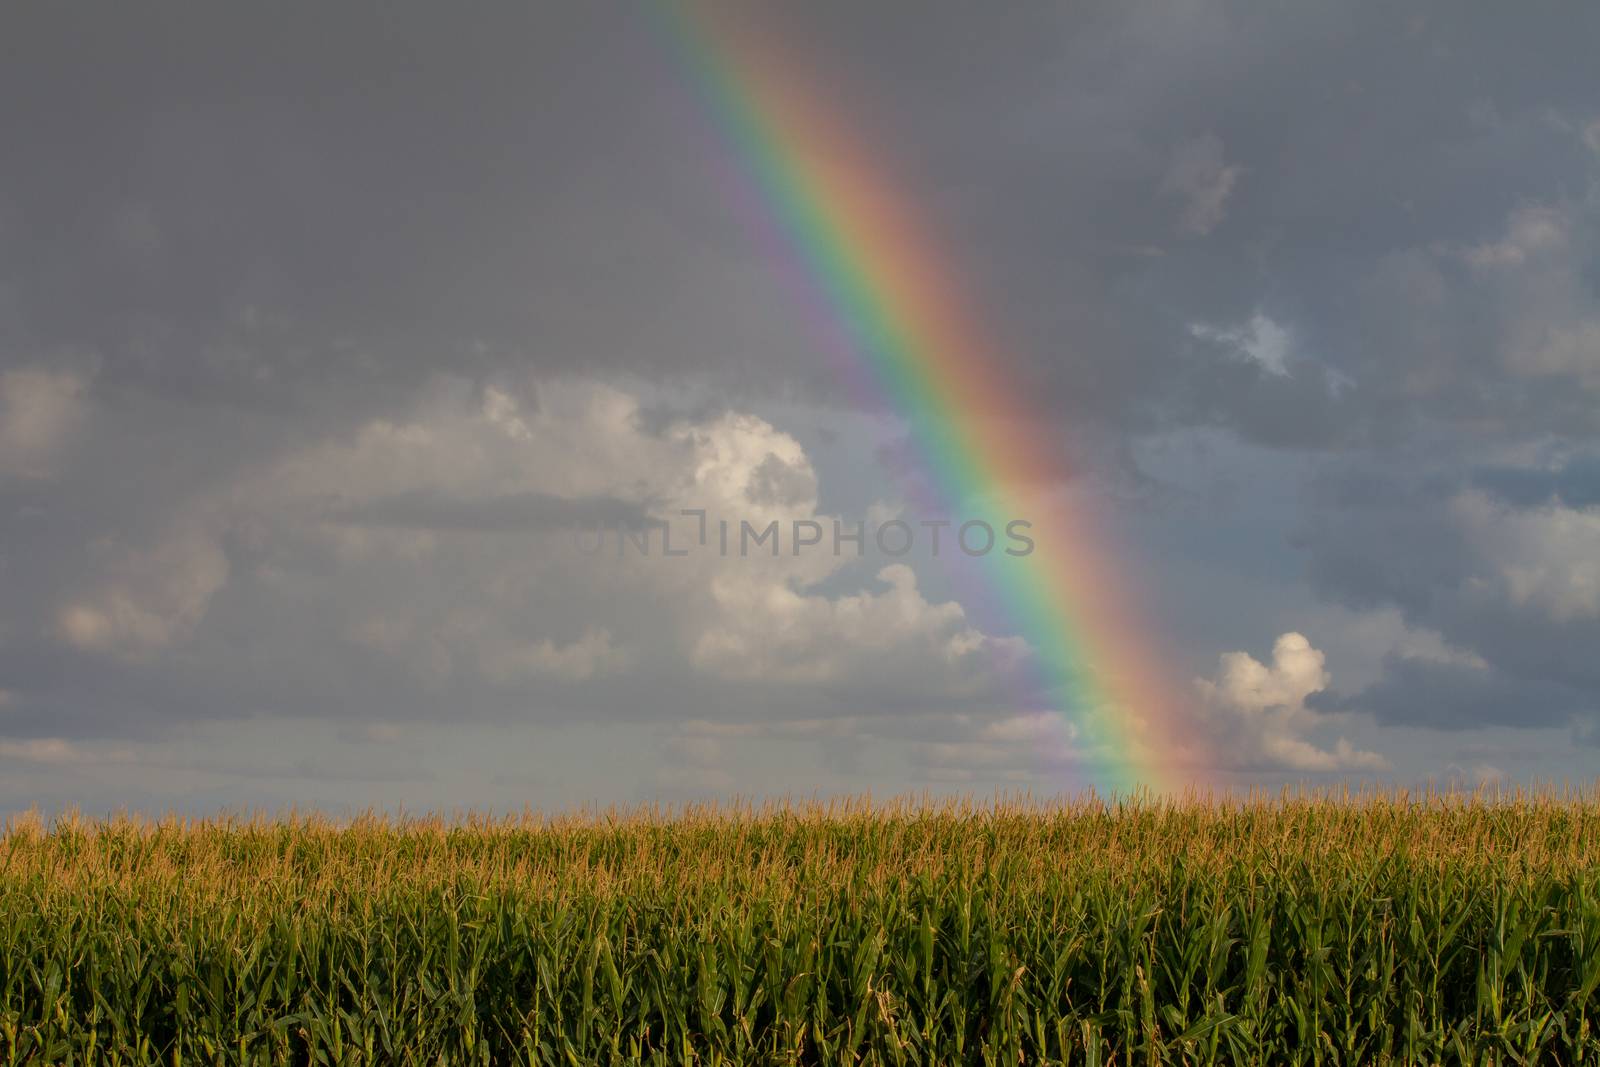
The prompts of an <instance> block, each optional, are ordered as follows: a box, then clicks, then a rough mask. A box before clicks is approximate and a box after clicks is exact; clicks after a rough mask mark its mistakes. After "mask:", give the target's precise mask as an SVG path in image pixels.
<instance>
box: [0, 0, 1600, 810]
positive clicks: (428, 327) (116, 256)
mask: <svg viewBox="0 0 1600 1067" xmlns="http://www.w3.org/2000/svg"><path fill="white" fill-rule="evenodd" d="M725 14H726V12H724V13H723V15H725ZM692 17H694V18H701V17H703V18H706V19H714V18H716V17H721V16H719V15H718V14H717V13H716V11H715V9H711V10H709V11H706V12H704V13H702V14H696V15H693V16H692ZM738 18H739V19H740V20H741V21H743V22H745V23H747V24H749V25H750V26H751V27H753V29H754V30H755V31H756V32H758V33H760V34H761V35H762V36H763V37H764V38H766V39H768V40H771V41H776V42H781V50H782V52H783V55H784V56H785V59H786V62H787V67H788V69H789V70H790V71H791V73H793V72H798V74H799V76H800V77H801V78H802V79H803V82H804V84H805V85H806V86H807V91H809V92H813V93H814V94H815V99H816V100H817V101H818V102H819V103H820V105H821V106H824V107H825V108H826V109H828V110H829V111H831V112H832V113H834V114H836V115H837V116H839V117H840V119H841V121H843V122H845V123H847V124H848V126H849V128H850V130H851V132H852V134H853V136H854V137H855V138H857V139H858V141H859V143H861V144H864V145H869V146H871V149H872V152H871V155H872V159H873V164H874V166H875V167H876V168H878V170H879V177H880V178H881V180H883V181H884V182H886V183H887V185H888V187H889V188H891V189H893V190H894V191H895V194H896V197H897V199H898V200H899V202H900V203H901V205H902V206H903V207H904V209H905V211H906V212H907V213H908V214H909V215H911V216H913V217H915V218H917V219H919V220H921V224H922V225H923V226H924V227H925V229H926V233H927V237H928V240H929V246H930V247H931V248H934V249H938V250H939V252H938V255H939V262H938V263H937V267H938V269H939V270H940V271H941V272H944V273H945V274H946V275H947V276H948V277H949V278H951V279H952V280H953V282H954V284H956V285H957V286H958V290H959V292H960V294H961V296H962V298H963V299H964V300H965V301H966V302H967V303H968V305H969V306H970V307H971V308H972V309H974V311H975V314H977V315H979V316H980V317H981V318H982V320H983V321H984V323H985V325H986V329H987V331H988V336H991V337H993V338H995V339H997V347H996V351H995V352H994V353H992V354H991V355H990V356H988V357H987V358H989V359H992V360H993V361H994V364H995V367H996V368H998V369H999V371H1003V373H1004V376H1005V377H1006V378H1007V380H1009V381H1012V382H1014V383H1017V388H1018V389H1019V390H1020V391H1021V392H1023V393H1025V394H1026V396H1027V397H1028V398H1029V399H1030V402H1031V403H1032V405H1033V408H1034V410H1035V412H1036V413H1037V414H1038V418H1037V419H1036V420H1034V423H1033V424H1032V425H1030V426H1029V427H1028V429H1027V439H1028V440H1029V441H1030V442H1031V447H1032V448H1035V449H1037V450H1038V455H1039V456H1041V457H1042V458H1043V465H1044V466H1045V467H1046V468H1047V469H1050V470H1053V471H1056V472H1059V477H1057V478H1055V479H1054V480H1052V481H1051V482H1050V484H1041V485H1035V486H1031V487H1029V488H1028V490H1027V491H1028V492H1029V493H1033V494H1036V496H1035V497H1033V498H1032V499H1037V500H1039V501H1041V507H1044V506H1045V505H1044V503H1043V502H1044V501H1057V502H1060V501H1066V502H1067V504H1068V506H1069V507H1070V508H1071V509H1073V510H1074V512H1075V513H1080V514H1082V515H1085V516H1090V517H1092V518H1093V521H1094V523H1095V524H1096V526H1097V527H1098V528H1099V529H1101V530H1102V531H1103V533H1104V537H1103V543H1104V544H1105V545H1106V546H1109V548H1108V551H1107V552H1106V553H1104V555H1102V556H1097V557H1094V558H1091V559H1085V560H1081V561H1079V562H1080V563H1081V564H1082V565H1083V566H1087V567H1093V568H1096V569H1103V570H1105V571H1106V572H1107V574H1111V573H1112V572H1114V573H1115V582H1116V583H1117V584H1116V586H1115V587H1116V588H1118V589H1121V590H1124V591H1125V592H1126V595H1127V597H1128V600H1129V602H1130V603H1133V604H1137V606H1138V617H1139V618H1140V619H1141V620H1142V623H1141V629H1140V632H1139V633H1138V634H1137V635H1136V636H1137V641H1136V642H1135V646H1136V647H1134V648H1133V651H1134V652H1135V653H1136V654H1137V659H1138V662H1140V663H1142V664H1145V665H1147V666H1148V669H1149V671H1150V672H1151V676H1152V677H1156V676H1159V677H1162V678H1165V679H1168V680H1170V681H1171V683H1172V686H1173V691H1174V692H1175V693H1177V694H1178V695H1179V697H1180V704H1181V710H1182V714H1183V716H1184V719H1185V723H1186V724H1187V727H1188V729H1189V730H1190V731H1191V732H1192V733H1193V735H1194V736H1195V737H1197V738H1199V739H1201V741H1202V742H1203V743H1202V744H1200V745H1198V746H1197V747H1195V748H1194V749H1193V750H1192V751H1189V752H1188V753H1187V754H1186V756H1185V762H1184V763H1183V767H1184V770H1183V773H1182V775H1181V777H1182V778H1183V779H1184V780H1186V781H1190V782H1193V783H1195V784H1197V785H1203V786H1205V787H1209V788H1214V789H1227V788H1234V789H1246V788H1252V787H1268V788H1271V787H1278V786H1281V785H1284V784H1328V783H1333V782H1347V781H1350V782H1360V781H1369V782H1370V781H1382V782H1390V783H1397V784H1401V785H1417V784H1421V783H1427V782H1440V783H1460V784H1466V785H1476V784H1479V783H1486V784H1491V785H1492V784H1499V783H1507V782H1523V783H1526V782H1531V781H1535V780H1538V781H1557V782H1559V781H1563V780H1570V781H1573V782H1584V783H1587V782H1590V781H1592V780H1593V779H1594V778H1595V777H1596V774H1597V770H1600V655H1597V654H1596V650H1597V649H1600V67H1596V65H1595V64H1594V62H1593V58H1592V48H1593V42H1594V41H1596V40H1600V8H1596V7H1594V6H1593V5H1588V4H1582V3H1577V2H1572V3H1549V4H1530V5H1520V6H1508V5H1502V4H1489V3H1465V4H1463V3H1445V2H1440V3H1429V2H1409V0H1408V2H1400V3H1376V2H1371V3H1368V2H1356V3H1349V4H1339V5H1260V4H1249V3H1232V2H1218V0H1192V2H1191V0H1185V2H1180V3H1176V4H1169V3H1163V4H1147V3H1141V2H1131V0H1125V2H1117V3H1110V2H1107V3H1075V4H1044V3H1029V4H1019V5H1009V6H1007V7H1006V8H1004V9H994V8H985V9H978V8H973V7H972V6H971V5H965V4H955V3H945V2H942V0H936V2H918V3H914V4H913V3H898V2H892V3H883V4H872V5H860V4H849V3H831V2H829V3H816V4H806V5H763V4H748V5H740V8H739V12H738ZM7 23H8V25H7V32H6V33H5V35H4V38H3V40H0V100H4V101H6V104H5V106H3V107H0V144H4V145H6V146H7V148H6V150H5V151H4V152H3V153H0V812H5V811H18V810H24V809H28V808H39V809H41V810H45V811H60V810H64V809H67V808H72V807H77V808H80V809H82V810H84V811H85V812H89V813H105V812H112V811H118V810H133V811H141V812H152V813H155V812H164V811H182V812H211V811H217V810H220V809H229V810H264V811H282V810H285V809H287V808H290V807H299V808H302V809H305V808H320V809H325V810H330V811H353V810H360V809H364V808H368V807H376V808H381V809H385V810H409V811H419V810H446V811H451V810H466V809H480V810H493V811H502V810H517V809H521V808H523V807H528V806H531V807H537V808H541V809H547V810H548V809H563V808H571V807H575V806H583V805H609V804H640V803H664V804H680V803H684V802H688V801H694V800H701V799H708V798H729V797H736V796H737V797H746V798H754V797H761V796H773V795H788V796H813V795H833V794H841V793H861V792H871V793H872V794H874V795H892V794H901V793H949V792H959V793H970V794H976V795H990V794H993V793H995V792H996V791H1006V792H1020V791H1027V792H1032V793H1034V794H1036V795H1037V794H1046V795H1047V794H1054V793H1058V792H1073V791H1077V790H1080V789H1083V788H1087V787H1089V786H1094V785H1101V784H1103V783H1101V782H1097V780H1096V777H1095V768H1096V767H1097V766H1098V765H1099V762H1100V760H1099V756H1098V755H1097V753H1096V746H1103V745H1104V744H1105V743H1106V741H1105V739H1104V738H1103V737H1098V736H1096V735H1094V734H1093V733H1092V732H1091V731H1088V730H1086V729H1085V728H1084V726H1083V722H1082V721H1081V720H1080V719H1079V718H1078V717H1077V716H1076V715H1075V709H1072V708H1067V707H1058V706H1054V705H1053V704H1052V703H1051V701H1050V700H1049V699H1048V698H1047V696H1046V695H1043V694H1041V693H1039V692H1037V691H1030V689H1029V681H1028V680H1029V679H1030V678H1031V677H1033V676H1034V672H1033V671H1032V670H1031V666H1032V665H1033V664H1035V663H1036V661H1037V660H1038V658H1039V657H1040V655H1041V650H1040V648H1039V647H1038V646H1037V642H1036V640H1034V637H1035V635H1033V634H1030V633H1029V630H1028V627H1027V626H1025V625H1019V624H1018V622H1017V620H1016V619H1015V618H1014V617H1009V616H1008V614H1007V612H1006V610H1005V605H1004V603H1003V602H1001V600H1000V599H998V598H997V597H996V596H995V595H994V593H993V590H992V589H989V588H988V587H986V586H985V584H984V581H983V574H982V573H981V571H980V569H979V568H977V567H976V566H975V565H974V564H972V563H971V562H970V561H968V560H966V559H965V557H963V556H961V555H959V554H957V553H953V552H951V551H950V550H949V545H948V543H947V544H946V547H945V551H944V553H943V555H942V556H939V557H935V556H934V555H933V554H932V553H931V551H929V550H928V549H927V548H926V547H925V546H924V545H923V544H920V543H919V544H917V545H915V546H914V547H913V550H912V551H909V552H906V553H905V554H903V555H897V554H895V553H894V552H892V551H885V550H883V549H882V548H880V546H878V545H877V544H875V543H873V539H872V537H871V535H870V534H869V536H868V539H867V544H866V546H865V549H864V551H863V552H862V553H861V554H860V555H859V556H858V555H856V554H854V553H853V551H852V550H851V549H850V548H849V546H848V545H847V546H846V549H845V550H844V551H842V552H840V553H839V554H838V555H835V554H834V553H833V551H831V547H832V546H831V544H830V543H829V540H828V535H831V530H832V523H833V522H835V521H836V520H837V521H839V522H840V523H841V524H843V527H844V528H850V527H853V526H854V524H855V523H856V522H857V521H861V522H866V523H868V524H869V529H877V528H881V526H882V524H883V523H885V522H889V521H892V520H894V519H899V520H901V521H903V522H906V523H908V525H909V526H910V527H911V528H912V529H913V530H914V531H917V532H920V531H924V530H926V528H925V527H920V526H918V523H920V522H921V521H923V520H939V519H951V520H953V522H954V523H955V524H956V525H959V524H960V522H961V521H962V519H963V517H964V514H965V513H964V512H961V511H960V510H959V508H960V505H961V503H962V502H960V501H956V502H954V503H955V504H956V505H957V507H956V509H955V510H954V511H952V510H949V509H947V510H945V511H939V510H938V509H937V508H935V507H933V506H932V505H931V504H930V501H931V500H933V499H934V496H935V495H936V494H930V489H929V479H930V477H931V474H930V468H929V465H928V463H927V460H926V457H925V456H923V455H920V454H919V445H918V442H917V439H916V437H915V435H914V434H913V433H912V423H911V420H910V417H909V416H910V415H911V414H912V413H910V412H907V411H905V410H902V409H899V408H898V407H897V405H896V403H895V402H894V400H893V398H892V397H885V396H883V395H881V394H877V395H874V394H873V393H872V392H871V391H870V390H868V391H863V390H862V389H860V388H858V387H856V386H855V385H853V384H852V382H851V377H850V374H848V373H845V372H842V370H841V367H840V361H839V358H838V353H837V351H835V350H834V349H832V348H830V345H829V341H828V337H827V330H826V329H825V328H822V327H823V326H824V325H825V324H821V323H819V321H818V315H817V314H816V312H815V310H814V309H813V308H809V307H808V306H807V304H806V302H805V301H804V300H803V299H797V298H796V291H795V290H796V286H795V272H796V268H795V263H794V261H793V259H792V257H791V256H789V255H787V254H786V252H785V250H784V249H783V248H782V247H781V243H780V244H779V245H775V244H774V242H773V241H772V240H771V237H770V234H766V235H764V234H762V233H760V232H758V230H759V227H758V226H756V225H753V218H752V213H751V207H750V202H749V200H748V198H743V199H741V197H739V196H738V195H737V193H736V190H734V189H733V188H732V187H731V186H730V181H729V175H730V173H733V174H737V172H738V167H739V160H738V158H737V156H736V155H735V154H734V153H732V152H731V151H730V150H729V147H728V146H727V144H726V143H724V142H719V139H718V137H717V134H716V130H715V124H714V122H713V121H712V120H711V118H710V116H708V114H707V112H706V108H705V106H704V102H703V100H702V99H701V98H699V97H697V95H696V92H695V89H694V85H693V77H692V71H690V70H689V69H687V68H686V66H685V62H684V58H683V55H682V53H681V50H678V49H675V47H674V45H673V42H672V41H670V40H668V39H667V37H666V35H665V34H664V33H663V30H662V23H661V20H659V19H655V18H650V17H646V15H645V13H644V12H643V11H642V10H641V8H640V7H638V6H637V5H633V4H622V3H611V2H599V3H583V4H556V5H482V6H477V7H473V8H471V9H468V8H462V7H460V6H445V5H434V4H416V3H400V4H384V5H366V4H344V5H336V6H328V5H321V4H302V3H289V4H280V5H271V6H267V5H261V6H259V7H256V8H254V9H246V8H243V7H240V6H238V5H224V6H218V5H198V4H163V3H157V4H152V5H139V6H138V7H137V8H135V7H130V6H127V5H113V4H103V5H88V6H84V5H71V6H63V5H43V4H40V5H29V6H28V7H27V8H25V9H24V10H22V11H21V12H18V13H15V14H14V15H13V16H12V17H11V18H9V19H8V20H7ZM758 214H759V212H758ZM755 221H759V219H756V220H755ZM1024 499H1025V500H1026V499H1030V498H1027V497H1024ZM945 503H946V504H949V503H950V502H949V501H946V502H945ZM695 510H704V511H705V512H707V514H708V515H709V516H710V518H711V520H712V527H711V531H710V536H709V538H708V540H707V544H706V545H701V544H699V542H698V539H697V536H696V535H697V533H698V531H697V529H696V527H695V523H696V521H697V519H696V518H695V516H694V515H692V514H691V515H685V514H684V513H685V511H690V512H692V511H695ZM718 516H722V517H726V518H729V519H731V520H733V521H734V524H735V530H736V531H737V524H738V522H739V521H740V520H748V521H749V522H751V523H752V525H753V526H754V527H757V528H764V527H765V526H766V524H767V523H769V522H772V521H777V522H778V523H779V526H780V533H781V534H782V537H783V542H782V546H781V547H782V551H781V552H780V553H779V554H778V555H777V556H775V557H774V556H771V555H766V554H764V553H765V552H766V549H765V546H764V545H763V546H757V548H756V549H755V550H754V551H752V552H750V553H748V554H740V552H739V550H738V548H737V534H736V535H735V546H736V547H734V548H733V549H732V550H731V551H730V552H728V553H726V554H724V553H722V552H720V551H717V550H716V547H717V546H716V539H717V535H716V529H715V521H716V519H717V517H718ZM1018 517H1019V518H1025V517H1026V516H1022V515H1019V516H1018ZM813 521H814V522H817V523H818V525H819V527H820V528H822V529H823V531H824V535H825V536H824V541H823V543H822V546H821V547H820V548H818V549H816V550H810V549H807V550H806V551H803V552H801V553H799V554H796V553H793V552H791V551H790V541H791V539H792V538H791V535H792V533H793V532H794V530H795V529H796V528H795V527H794V525H793V524H794V523H796V522H802V523H805V522H813ZM663 526H665V528H666V529H667V531H668V533H667V536H668V537H671V538H675V539H677V538H681V540H675V541H674V545H675V547H676V549H677V550H678V551H686V552H687V554H686V555H682V556H677V555H674V556H670V557H669V556H666V555H664V554H663V552H662V545H661V543H660V541H659V540H656V541H654V542H653V543H652V544H651V550H650V552H649V554H641V553H640V552H638V551H637V547H636V545H633V544H631V543H623V542H622V540H621V539H620V538H619V537H617V536H616V532H617V531H618V530H623V529H644V530H646V531H648V533H647V535H645V536H646V539H647V540H648V538H649V537H651V536H659V534H660V532H661V530H662V529H663ZM807 528H808V529H809V527H807ZM586 531H587V532H586ZM608 531H609V533H608ZM947 536H948V533H947ZM607 537H609V538H610V539H609V540H606V538H607ZM597 540H598V541H599V548H598V549H597V550H594V545H595V543H596V541H597ZM619 544H620V545H621V547H620V549H619ZM685 545H687V546H688V548H684V547H682V546H685ZM889 547H890V548H893V547H894V546H893V545H890V546H889ZM1038 547H1039V550H1040V551H1041V552H1048V551H1057V552H1072V551H1074V546H1073V545H1070V544H1054V545H1052V544H1049V543H1041V544H1040V545H1039V546H1038ZM1001 562H1003V561H1001ZM1108 580H1110V579H1108ZM1078 622H1079V623H1080V624H1081V625H1083V626H1084V627H1085V628H1086V629H1088V630H1090V631H1093V630H1094V629H1095V627H1096V626H1097V619H1096V617H1095V612H1094V611H1093V610H1090V609H1087V608H1086V609H1085V610H1083V611H1082V612H1081V617H1080V618H1079V619H1078ZM1130 730H1131V734H1130V737H1131V738H1132V740H1131V741H1130V742H1129V744H1132V745H1135V746H1144V747H1145V748H1147V749H1148V748H1152V747H1159V746H1161V745H1162V744H1163V739H1162V738H1161V737H1160V736H1158V735H1157V732H1156V731H1155V730H1154V728H1153V727H1151V726H1150V724H1148V723H1147V724H1144V726H1142V727H1141V726H1139V725H1138V724H1135V725H1133V726H1130ZM1141 731H1142V732H1141Z"/></svg>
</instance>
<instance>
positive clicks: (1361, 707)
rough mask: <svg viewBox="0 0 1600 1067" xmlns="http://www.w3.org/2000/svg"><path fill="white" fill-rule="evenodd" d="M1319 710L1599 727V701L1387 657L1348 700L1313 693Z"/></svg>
mask: <svg viewBox="0 0 1600 1067" xmlns="http://www.w3.org/2000/svg"><path fill="white" fill-rule="evenodd" d="M1307 703H1308V704H1309V705H1310V706H1311V707H1314V708H1317V709H1318V710H1321V711H1362V712H1367V713H1369V714H1371V715H1373V716H1375V717H1376V718H1377V720H1378V721H1379V722H1380V723H1385V724H1390V725H1396V726H1427V727H1433V728H1436V729H1440V730H1470V729H1473V728H1474V727H1478V726H1484V725H1488V724H1499V725H1511V726H1521V727H1528V728H1536V727H1541V726H1566V725H1570V724H1574V723H1581V724H1583V726H1582V729H1585V730H1591V731H1592V730H1593V729H1594V728H1595V725H1596V723H1600V696H1597V695H1596V694H1595V693H1594V692H1590V693H1587V694H1586V693H1584V692H1583V691H1582V690H1579V689H1576V688H1573V687H1571V686H1566V685H1561V684H1560V683H1557V682H1550V681H1544V680H1542V679H1538V678H1532V679H1527V678H1516V677H1512V676H1510V675H1507V674H1505V673H1504V672H1501V671H1498V670H1496V669H1495V668H1493V667H1490V666H1488V665H1486V664H1479V663H1462V662H1440V661H1437V660H1427V659H1419V658H1414V657H1413V658H1406V657H1403V656H1390V657H1388V658H1387V659H1386V660H1385V662H1384V666H1383V677H1382V678H1381V680H1379V681H1378V682H1376V683H1374V684H1373V685H1371V686H1369V687H1367V688H1366V689H1363V690H1361V691H1360V692H1358V693H1355V694H1350V695H1340V694H1338V693H1332V692H1327V693H1317V694H1314V695H1313V696H1312V697H1311V698H1310V699H1309V700H1308V701H1307Z"/></svg>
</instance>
